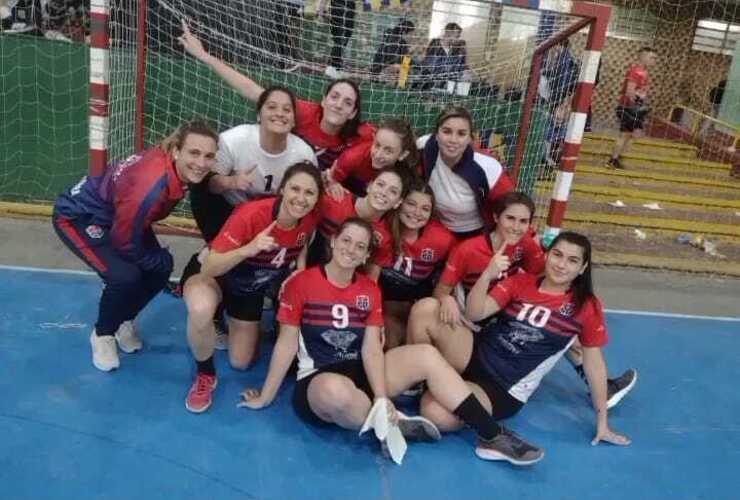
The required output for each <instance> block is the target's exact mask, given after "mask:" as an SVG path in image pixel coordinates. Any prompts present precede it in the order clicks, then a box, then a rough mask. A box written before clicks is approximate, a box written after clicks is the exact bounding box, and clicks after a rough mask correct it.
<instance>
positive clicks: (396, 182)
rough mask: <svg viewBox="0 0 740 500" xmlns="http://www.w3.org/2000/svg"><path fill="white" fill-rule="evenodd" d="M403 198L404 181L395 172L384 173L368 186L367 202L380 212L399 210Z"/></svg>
mask: <svg viewBox="0 0 740 500" xmlns="http://www.w3.org/2000/svg"><path fill="white" fill-rule="evenodd" d="M401 196H403V180H401V178H400V177H399V176H398V174H396V173H394V172H383V173H382V174H380V175H379V176H377V177H376V178H375V179H374V180H373V181H372V182H371V183H370V184H369V185H368V186H367V202H368V204H369V205H370V206H371V207H372V208H373V209H374V210H376V211H378V212H387V211H388V210H392V209H394V208H398V206H399V205H400V204H401Z"/></svg>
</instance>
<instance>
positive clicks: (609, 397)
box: [606, 368, 637, 408]
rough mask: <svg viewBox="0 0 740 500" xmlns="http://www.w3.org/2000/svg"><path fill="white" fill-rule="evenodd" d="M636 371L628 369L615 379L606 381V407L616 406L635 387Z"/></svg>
mask: <svg viewBox="0 0 740 500" xmlns="http://www.w3.org/2000/svg"><path fill="white" fill-rule="evenodd" d="M636 382H637V370H635V369H634V368H630V369H629V370H627V371H626V372H624V373H623V374H621V375H620V376H619V377H617V378H612V379H609V380H607V381H606V389H607V390H606V407H607V408H612V407H614V406H616V405H617V404H618V403H619V402H620V401H621V400H622V398H623V397H625V396H626V395H627V394H628V393H629V392H630V391H631V390H632V388H633V387H634V386H635V383H636Z"/></svg>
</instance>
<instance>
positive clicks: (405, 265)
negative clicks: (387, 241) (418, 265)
mask: <svg viewBox="0 0 740 500" xmlns="http://www.w3.org/2000/svg"><path fill="white" fill-rule="evenodd" d="M413 267H414V260H413V259H412V258H411V257H404V256H403V255H399V256H398V260H396V263H395V264H394V265H393V269H395V270H396V271H401V272H402V273H403V274H405V275H406V276H411V269H412V268H413Z"/></svg>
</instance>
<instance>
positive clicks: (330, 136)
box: [178, 21, 375, 170]
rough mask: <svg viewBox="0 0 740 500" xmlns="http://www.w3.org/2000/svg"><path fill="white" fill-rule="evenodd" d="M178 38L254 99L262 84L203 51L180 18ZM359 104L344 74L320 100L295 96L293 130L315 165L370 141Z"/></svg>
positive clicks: (325, 163)
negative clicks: (311, 152)
mask: <svg viewBox="0 0 740 500" xmlns="http://www.w3.org/2000/svg"><path fill="white" fill-rule="evenodd" d="M178 40H179V42H180V43H181V44H182V46H183V48H184V49H185V50H186V51H187V52H188V53H189V54H190V55H192V56H193V57H195V58H196V59H198V60H199V61H201V62H202V63H204V64H206V65H207V66H209V67H210V68H211V69H212V70H213V71H215V72H216V73H217V74H218V75H219V76H220V77H221V78H223V79H224V80H226V83H228V84H229V85H231V86H232V87H233V88H234V89H235V90H236V91H237V92H239V93H240V94H241V95H242V96H244V97H246V98H247V99H249V100H250V101H252V102H257V99H259V96H260V95H261V94H262V92H263V91H264V88H263V87H262V86H261V85H260V84H259V83H257V82H255V81H254V80H252V79H251V78H249V77H248V76H247V75H244V74H242V73H239V72H238V71H237V70H235V69H234V68H232V67H231V66H229V65H228V64H226V63H225V62H223V61H222V60H220V59H218V58H217V57H214V56H212V55H211V54H209V53H208V52H206V50H205V49H204V48H203V44H202V43H201V42H200V40H198V38H197V37H195V36H194V35H193V34H192V33H191V32H190V29H189V28H188V26H187V24H186V23H185V22H184V21H183V23H182V36H180V38H179V39H178ZM361 107H362V103H361V99H360V89H359V87H358V86H357V84H356V83H355V82H354V81H352V80H349V79H346V78H341V79H338V80H334V81H332V82H331V83H330V84H329V86H328V87H327V88H326V92H325V93H324V97H323V99H321V102H313V101H304V100H301V99H299V100H298V102H297V106H296V117H295V128H294V129H293V133H294V134H296V135H297V136H299V137H300V138H301V139H303V140H304V141H306V142H307V143H308V144H309V145H310V146H311V147H313V149H314V151H315V153H316V159H317V160H318V163H319V169H321V170H327V169H329V168H330V167H331V165H332V164H333V163H334V160H336V159H337V158H338V157H339V155H340V154H341V153H342V151H344V150H345V149H346V148H348V147H350V146H351V145H353V144H355V143H356V142H358V141H363V140H367V141H372V138H373V134H374V132H375V127H373V126H372V125H370V124H368V123H362V122H360V111H361Z"/></svg>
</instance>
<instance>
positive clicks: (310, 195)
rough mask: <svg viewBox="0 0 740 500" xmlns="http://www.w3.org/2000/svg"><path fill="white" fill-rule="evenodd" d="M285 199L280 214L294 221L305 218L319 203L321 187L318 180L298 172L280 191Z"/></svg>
mask: <svg viewBox="0 0 740 500" xmlns="http://www.w3.org/2000/svg"><path fill="white" fill-rule="evenodd" d="M280 194H281V195H282V197H283V200H282V203H281V204H280V214H282V215H288V216H289V217H291V218H293V219H300V218H301V217H305V216H306V215H308V213H309V212H310V211H311V210H313V209H314V207H315V206H316V203H317V202H318V201H319V186H317V185H316V180H315V179H314V178H313V177H311V176H310V175H308V174H307V173H305V172H298V173H296V174H295V175H293V176H292V177H290V178H289V179H288V180H287V181H285V185H284V187H283V188H282V189H281V190H280Z"/></svg>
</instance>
